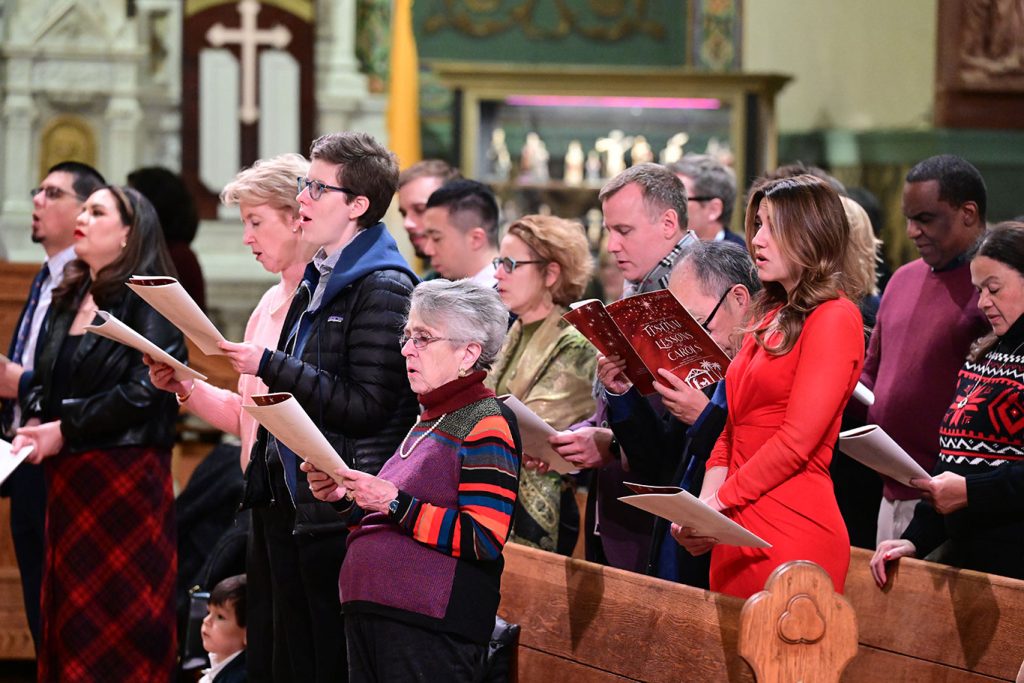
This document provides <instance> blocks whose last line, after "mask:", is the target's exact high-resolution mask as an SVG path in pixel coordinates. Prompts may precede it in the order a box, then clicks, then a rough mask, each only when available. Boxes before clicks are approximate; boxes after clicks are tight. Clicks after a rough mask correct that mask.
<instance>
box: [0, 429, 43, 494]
mask: <svg viewBox="0 0 1024 683" xmlns="http://www.w3.org/2000/svg"><path fill="white" fill-rule="evenodd" d="M34 448H35V447H34V446H24V447H23V448H20V449H18V450H17V451H15V450H14V449H13V448H12V446H11V444H10V443H8V442H6V441H4V440H2V439H0V484H2V483H3V482H4V481H6V479H7V477H9V476H11V472H13V471H14V470H15V468H17V466H18V465H20V464H21V463H22V461H24V460H25V458H27V457H28V456H29V454H30V453H32V450H33V449H34Z"/></svg>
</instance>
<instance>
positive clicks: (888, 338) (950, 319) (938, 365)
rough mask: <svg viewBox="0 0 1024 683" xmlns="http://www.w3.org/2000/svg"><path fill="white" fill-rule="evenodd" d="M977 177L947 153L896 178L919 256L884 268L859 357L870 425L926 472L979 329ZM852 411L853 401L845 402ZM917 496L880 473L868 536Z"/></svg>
mask: <svg viewBox="0 0 1024 683" xmlns="http://www.w3.org/2000/svg"><path fill="white" fill-rule="evenodd" d="M985 208H986V190H985V181H984V180H983V179H982V177H981V174H980V173H978V169H976V168H975V167H974V166H972V165H971V164H970V163H969V162H968V161H966V160H965V159H962V158H960V157H957V156H953V155H949V154H944V155H941V156H935V157H931V158H929V159H925V160H924V161H922V162H921V163H919V164H917V165H916V166H914V167H913V168H912V169H910V172H909V173H908V174H907V177H906V182H905V183H904V185H903V215H904V216H906V219H907V236H908V237H909V238H910V239H911V240H913V242H914V245H915V246H916V247H917V250H918V252H919V253H920V254H921V258H920V259H918V260H916V261H912V262H910V263H908V264H907V265H905V266H903V267H901V268H900V269H898V270H897V271H896V272H895V273H893V276H892V279H891V280H890V281H889V286H888V287H886V290H885V294H884V295H883V296H882V302H881V304H880V306H879V309H878V320H877V322H876V324H875V329H874V331H873V332H872V334H871V341H870V343H869V345H868V352H867V356H866V358H865V359H864V371H863V373H862V375H861V382H863V383H864V384H865V385H866V386H867V387H868V388H869V389H872V390H873V391H874V394H875V403H874V405H872V406H870V407H869V408H868V409H867V421H868V422H870V423H872V424H877V425H879V426H880V427H882V429H884V430H885V431H886V432H887V433H888V434H889V436H891V437H892V438H893V439H894V440H895V441H896V443H898V444H900V446H902V447H903V449H904V450H906V451H907V453H909V454H910V456H911V457H912V458H914V460H916V461H917V462H918V463H920V464H921V466H922V467H924V469H925V470H926V471H931V469H932V467H934V465H935V459H936V457H937V455H938V452H939V424H940V422H941V421H942V417H943V415H944V414H945V412H946V409H947V408H948V407H949V404H950V401H951V400H952V398H953V393H954V390H955V389H956V378H957V373H958V372H959V371H960V366H961V365H962V364H963V361H964V358H965V357H966V356H967V351H968V349H969V348H970V345H971V342H973V341H974V340H975V339H977V338H978V337H980V336H982V335H983V334H984V333H985V332H987V331H988V329H989V325H988V322H987V320H986V319H985V316H984V315H982V313H981V312H980V311H979V310H978V293H977V291H976V290H975V289H974V286H973V285H972V284H971V271H970V268H969V264H968V258H967V254H968V252H969V250H970V248H971V247H972V246H973V245H974V243H975V242H976V241H977V239H978V238H979V237H980V236H981V234H982V232H983V231H984V230H985ZM852 410H853V411H856V410H857V407H856V406H852ZM920 498H921V492H920V491H919V490H917V489H913V488H910V487H908V486H904V485H902V484H900V483H899V482H896V481H894V480H891V479H886V480H885V487H884V491H883V499H882V504H881V508H880V510H879V515H878V534H877V541H878V542H881V541H884V540H888V539H892V538H899V537H900V535H901V534H902V533H903V531H904V530H905V529H906V527H907V525H908V524H909V523H910V520H911V518H912V517H913V514H914V506H915V505H916V504H917V501H918V500H919V499H920Z"/></svg>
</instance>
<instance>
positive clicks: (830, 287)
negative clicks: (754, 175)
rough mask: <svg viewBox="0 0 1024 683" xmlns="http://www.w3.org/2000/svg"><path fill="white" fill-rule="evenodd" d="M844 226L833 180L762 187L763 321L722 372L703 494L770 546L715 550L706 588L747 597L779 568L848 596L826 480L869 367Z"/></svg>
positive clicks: (755, 202)
mask: <svg viewBox="0 0 1024 683" xmlns="http://www.w3.org/2000/svg"><path fill="white" fill-rule="evenodd" d="M849 231H850V228H849V224H848V223H847V220H846V215H845V213H844V212H843V206H842V203H841V202H840V200H839V196H838V195H837V194H836V193H835V191H834V190H832V189H831V188H830V187H829V186H828V184H826V183H825V182H823V181H822V180H819V179H817V178H814V177H812V176H808V175H803V176H797V177H795V178H786V179H781V180H776V181H771V182H768V183H766V184H764V185H761V186H760V187H757V188H755V190H754V192H753V193H752V194H751V197H750V202H749V205H748V207H747V217H746V234H747V244H748V245H749V247H750V251H751V253H752V254H753V255H754V257H755V263H756V265H757V271H758V275H759V276H760V278H761V280H762V281H763V282H764V283H765V288H764V290H763V291H762V292H761V294H760V295H759V298H758V300H757V305H756V307H755V313H754V316H755V317H754V320H757V321H758V322H757V323H756V324H755V325H754V327H753V328H752V330H751V331H750V334H748V336H747V339H746V341H745V342H744V344H743V347H742V348H741V349H740V352H739V354H737V356H736V357H735V358H734V359H733V361H732V364H731V365H730V366H729V371H728V373H727V374H726V378H725V383H726V394H727V397H728V402H729V418H728V422H727V423H726V427H725V431H724V432H723V433H722V436H721V437H720V438H719V440H718V443H717V444H716V446H715V449H714V451H713V452H712V454H711V457H710V459H709V460H708V464H707V468H708V469H707V474H706V476H705V479H704V487H703V489H702V490H701V498H702V499H703V500H704V502H706V503H708V504H709V505H711V506H712V507H713V508H715V509H717V510H721V511H722V512H723V513H724V514H725V515H726V516H728V517H729V518H730V519H732V520H733V521H735V522H736V523H738V524H740V525H741V526H743V527H745V528H747V529H749V530H750V531H751V532H753V533H755V534H757V535H758V536H760V537H761V538H763V539H764V540H766V541H767V542H768V543H770V544H771V546H772V547H771V548H768V549H756V548H741V547H737V546H730V545H716V544H715V542H714V539H709V538H702V537H695V536H693V535H692V533H691V531H690V530H689V529H686V528H683V529H680V528H678V527H674V528H673V535H674V536H675V537H676V540H678V541H679V542H680V543H681V544H682V545H683V546H684V547H686V548H687V549H688V550H689V551H690V552H692V553H694V554H701V553H703V552H707V551H708V550H709V549H710V550H711V590H713V591H717V592H721V593H727V594H730V595H735V596H738V597H742V598H746V597H749V596H750V595H752V594H753V593H756V592H757V591H759V590H761V589H762V588H764V584H765V581H766V580H767V578H768V575H769V574H771V572H772V571H773V570H774V569H775V568H776V567H778V566H779V565H780V564H782V563H784V562H788V561H790V560H811V561H813V562H816V563H818V564H819V565H821V566H822V567H823V568H824V569H825V571H826V572H828V574H829V576H831V577H832V581H833V583H834V584H835V588H836V590H837V591H839V592H842V590H843V584H844V583H845V581H846V570H847V568H848V566H849V563H850V539H849V537H848V536H847V533H846V525H845V524H844V523H843V518H842V517H841V516H840V513H839V507H838V505H837V504H836V499H835V494H834V493H833V489H832V480H831V478H830V476H829V463H830V462H831V460H832V448H833V446H834V444H835V442H836V438H837V436H838V434H839V422H840V418H841V416H842V412H843V408H844V407H845V406H846V402H847V400H848V399H849V398H850V395H851V394H852V393H853V388H854V386H856V384H857V378H858V377H859V376H860V371H861V366H862V365H863V364H864V331H863V322H862V320H861V316H860V312H859V311H858V309H857V306H856V305H855V304H854V303H853V302H852V301H851V300H850V298H849V297H857V296H859V295H860V294H861V292H862V291H863V289H864V285H865V283H860V282H857V281H855V277H856V276H855V275H854V273H856V272H858V271H859V269H856V268H853V267H851V259H852V258H854V255H853V254H852V253H850V250H848V249H847V245H848V244H849Z"/></svg>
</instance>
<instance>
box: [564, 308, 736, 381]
mask: <svg viewBox="0 0 1024 683" xmlns="http://www.w3.org/2000/svg"><path fill="white" fill-rule="evenodd" d="M562 317H563V318H565V319H566V320H568V321H569V322H570V323H571V324H572V325H573V326H574V327H576V329H577V330H579V331H580V332H581V333H582V334H583V336H584V337H586V338H587V339H589V340H590V343H591V344H593V345H594V346H595V347H597V350H598V351H600V352H601V353H603V354H604V355H606V356H619V357H621V358H624V359H625V361H626V370H625V373H626V377H628V378H629V381H631V382H632V383H633V386H635V387H636V388H637V390H638V391H639V392H640V393H641V394H643V395H644V396H647V395H648V394H653V393H654V387H653V382H654V380H655V378H657V376H658V375H657V371H658V369H659V368H665V369H666V370H668V371H669V372H671V373H672V374H674V375H675V376H676V377H679V378H680V379H681V380H683V381H684V382H686V383H687V384H689V385H690V386H691V387H693V388H694V389H703V388H704V387H706V386H708V385H709V384H714V383H715V382H717V381H719V380H720V379H722V378H724V377H725V370H726V368H728V367H729V357H728V356H726V355H725V352H724V351H722V349H721V348H720V347H719V346H718V344H716V343H715V341H714V340H713V339H712V338H711V336H710V335H709V334H708V333H707V330H705V329H704V328H703V327H701V326H700V324H699V323H698V322H697V321H696V320H694V319H693V316H691V315H690V313H689V312H688V311H687V310H686V309H685V308H683V305H682V304H681V303H679V300H678V299H676V298H675V296H673V295H672V292H670V291H668V290H667V289H660V290H658V291H656V292H648V293H646V294H638V295H636V296H631V297H629V298H627V299H621V300H619V301H616V302H615V303H613V304H610V305H608V306H605V305H604V304H603V303H601V302H600V301H598V300H597V299H590V300H588V301H580V302H577V303H575V304H573V305H572V310H571V311H569V312H568V313H566V314H565V315H564V316H562ZM662 383H663V384H664V382H662Z"/></svg>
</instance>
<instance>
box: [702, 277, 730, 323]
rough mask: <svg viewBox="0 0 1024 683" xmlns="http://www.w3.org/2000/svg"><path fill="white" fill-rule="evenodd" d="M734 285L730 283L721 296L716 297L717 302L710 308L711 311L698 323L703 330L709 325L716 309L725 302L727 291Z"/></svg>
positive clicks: (716, 311)
mask: <svg viewBox="0 0 1024 683" xmlns="http://www.w3.org/2000/svg"><path fill="white" fill-rule="evenodd" d="M735 286H736V285H732V286H731V287H729V288H728V289H727V290H725V291H724V292H723V293H722V296H720V297H719V298H718V303H717V304H715V307H714V308H712V309H711V313H709V314H708V317H707V318H705V319H704V322H702V323H701V324H700V326H701V327H703V328H704V329H705V330H706V329H708V325H710V324H711V321H712V320H714V319H715V313H718V309H719V308H721V307H722V304H723V303H725V297H727V296H729V292H731V291H732V288H733V287H735Z"/></svg>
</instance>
